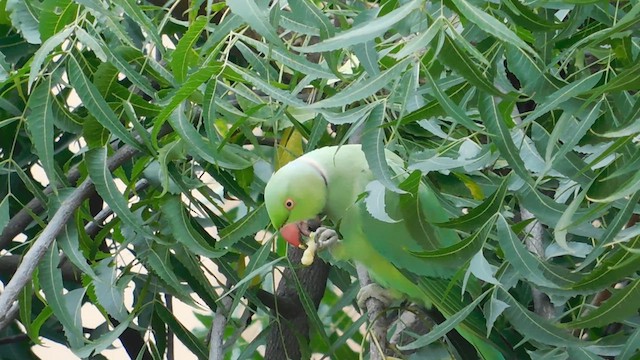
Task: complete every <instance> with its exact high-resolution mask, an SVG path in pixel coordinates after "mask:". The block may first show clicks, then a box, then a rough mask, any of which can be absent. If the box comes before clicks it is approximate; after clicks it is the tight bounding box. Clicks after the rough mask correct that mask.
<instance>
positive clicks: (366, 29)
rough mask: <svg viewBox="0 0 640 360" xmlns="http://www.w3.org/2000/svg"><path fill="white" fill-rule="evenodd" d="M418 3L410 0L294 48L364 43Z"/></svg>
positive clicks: (324, 48)
mask: <svg viewBox="0 0 640 360" xmlns="http://www.w3.org/2000/svg"><path fill="white" fill-rule="evenodd" d="M420 5H422V1H420V0H412V1H410V2H408V3H406V4H404V5H402V6H401V7H399V8H397V9H395V10H393V11H391V12H390V13H388V14H386V15H383V16H381V17H379V18H376V19H373V20H371V21H367V22H365V23H363V24H362V25H361V26H355V27H353V28H351V29H349V30H346V31H343V32H341V33H338V35H336V36H334V37H331V38H328V39H326V40H324V41H321V42H319V43H317V44H313V45H309V46H303V47H299V48H296V50H299V51H302V52H323V51H332V50H337V49H344V48H347V47H349V46H351V45H355V44H361V43H365V42H367V41H370V40H373V39H375V38H376V37H378V36H380V35H382V34H384V33H385V32H386V31H387V30H389V29H390V28H391V27H392V26H393V25H395V24H396V23H398V22H399V21H402V20H404V19H405V18H406V17H407V16H408V15H409V14H411V13H412V12H414V11H415V10H416V9H417V8H418V7H419V6H420Z"/></svg>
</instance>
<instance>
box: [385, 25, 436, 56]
mask: <svg viewBox="0 0 640 360" xmlns="http://www.w3.org/2000/svg"><path fill="white" fill-rule="evenodd" d="M445 24H446V19H445V18H444V17H442V16H439V17H438V18H437V19H435V20H434V21H433V23H432V24H431V26H429V28H428V29H427V30H426V31H424V32H422V33H421V34H420V35H418V36H416V37H414V38H412V39H411V40H409V41H408V42H407V43H406V44H405V45H404V46H403V47H402V49H400V51H398V52H397V53H396V54H393V55H392V56H393V57H394V58H395V59H402V58H405V57H407V56H409V55H412V54H414V53H415V52H417V51H420V50H422V49H424V48H426V47H428V46H429V45H431V42H432V41H433V39H434V38H435V37H436V35H438V34H441V32H442V29H443V28H444V26H445Z"/></svg>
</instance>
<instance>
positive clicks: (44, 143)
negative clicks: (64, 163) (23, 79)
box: [27, 78, 58, 189]
mask: <svg viewBox="0 0 640 360" xmlns="http://www.w3.org/2000/svg"><path fill="white" fill-rule="evenodd" d="M53 101H54V98H53V96H52V95H51V78H48V81H44V82H42V83H41V84H40V85H38V87H36V88H35V90H33V92H32V93H31V96H30V97H29V107H30V108H31V113H30V114H29V115H28V116H27V128H28V129H29V133H30V134H31V140H32V143H33V145H34V147H35V150H36V154H37V155H38V158H39V159H40V162H42V168H43V169H44V172H45V173H46V174H47V178H48V180H49V182H50V183H51V184H58V177H57V175H56V163H55V160H54V158H53V155H54V153H53V150H54V149H53V145H54V142H55V139H54V133H53V120H54V117H53V110H52V107H51V103H52V102H53ZM54 189H55V188H54Z"/></svg>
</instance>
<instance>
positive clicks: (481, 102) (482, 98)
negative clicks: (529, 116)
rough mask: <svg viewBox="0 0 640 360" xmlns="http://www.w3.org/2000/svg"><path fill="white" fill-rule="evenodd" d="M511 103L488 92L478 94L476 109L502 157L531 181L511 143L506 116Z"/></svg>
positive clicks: (519, 173) (525, 179)
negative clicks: (500, 100) (499, 99)
mask: <svg viewBox="0 0 640 360" xmlns="http://www.w3.org/2000/svg"><path fill="white" fill-rule="evenodd" d="M512 107H513V104H512V103H510V102H506V101H504V102H501V103H499V102H498V99H496V98H494V97H493V96H491V95H488V94H479V99H478V110H480V116H481V117H482V120H483V121H484V124H485V126H486V128H487V131H488V132H489V134H490V136H491V138H492V139H493V140H494V141H495V144H496V146H497V147H498V149H499V150H500V155H502V157H504V158H505V159H506V160H507V162H508V163H509V165H511V167H512V169H513V171H514V172H515V173H516V174H517V175H518V176H519V177H520V178H521V179H522V180H524V181H526V182H531V181H532V180H531V176H530V175H529V172H528V171H527V169H526V168H525V166H524V162H523V161H522V158H521V157H520V154H519V153H520V151H519V150H518V148H517V147H516V144H514V143H513V140H512V138H511V133H510V131H509V127H508V126H507V124H506V123H505V122H506V120H505V119H506V118H507V117H508V118H509V119H510V115H505V114H510V113H511V108H512Z"/></svg>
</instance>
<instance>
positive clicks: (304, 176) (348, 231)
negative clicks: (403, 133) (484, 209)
mask: <svg viewBox="0 0 640 360" xmlns="http://www.w3.org/2000/svg"><path fill="white" fill-rule="evenodd" d="M385 158H386V161H387V164H379V165H380V166H389V168H390V169H391V172H392V174H393V175H394V180H396V183H395V184H387V186H386V187H385V186H384V185H382V183H381V182H378V181H376V180H375V177H374V175H373V173H372V171H371V169H370V167H369V162H368V161H367V158H366V156H365V154H364V152H363V150H362V147H361V145H355V144H353V145H343V146H333V147H325V148H321V149H317V150H314V151H311V152H309V153H307V154H305V155H303V156H301V157H299V158H297V159H295V160H294V161H292V162H290V163H288V164H286V165H285V166H283V167H282V168H281V169H279V170H278V171H277V172H276V173H275V174H274V175H273V176H272V177H271V179H270V180H269V182H268V184H267V186H266V189H265V194H264V197H265V204H266V207H267V211H268V213H269V217H270V218H271V222H272V223H273V225H274V226H275V227H276V228H277V229H279V230H280V233H281V234H282V236H283V238H284V239H285V240H286V241H287V242H288V243H290V244H291V245H293V246H297V247H305V246H306V244H305V243H304V242H303V240H302V237H303V236H309V235H311V238H312V239H313V240H312V241H313V242H311V243H309V244H310V245H311V248H312V250H315V248H318V249H320V250H321V249H324V248H329V249H330V251H331V254H332V255H333V256H334V257H336V258H338V259H342V260H354V261H358V262H360V263H362V264H363V265H364V266H365V267H366V268H367V269H368V270H369V273H370V275H371V277H372V279H373V280H374V281H375V282H376V283H377V284H378V285H374V286H369V287H365V288H363V289H361V292H360V294H359V296H358V302H359V303H360V304H362V303H363V302H364V301H365V300H366V299H367V298H368V297H370V296H375V297H378V298H380V299H381V300H383V301H386V302H388V300H389V298H397V297H398V296H402V295H404V296H407V297H409V298H410V299H411V300H413V301H417V302H419V303H420V304H421V305H423V306H425V307H427V308H431V307H432V306H434V305H435V307H436V308H437V309H438V310H439V311H440V312H441V313H442V314H443V315H444V316H445V317H451V316H453V315H454V314H456V313H458V312H459V311H460V310H462V309H463V308H464V307H465V306H466V305H467V304H468V302H469V301H468V300H469V299H468V298H464V297H463V295H461V288H460V285H459V284H458V283H457V282H454V283H452V284H453V287H451V286H452V284H450V280H448V279H449V278H450V277H451V276H453V275H454V274H455V272H456V271H457V270H458V269H459V267H460V266H461V264H464V262H466V261H467V260H466V259H462V260H461V259H459V254H458V255H456V253H452V255H451V256H450V257H447V256H446V253H445V254H444V255H442V254H441V255H442V256H433V257H430V258H425V257H420V256H416V254H418V253H420V252H424V251H427V252H428V251H431V252H433V253H434V254H435V253H437V252H438V251H440V252H442V249H445V250H446V249H452V248H453V247H455V246H456V245H457V244H460V243H461V240H460V237H459V235H458V234H457V233H456V232H455V231H454V230H452V229H446V228H441V227H438V226H435V225H434V224H437V223H442V222H446V221H447V220H448V216H447V212H446V211H445V209H444V208H443V207H442V205H441V204H440V202H439V201H438V199H437V197H436V196H435V194H434V192H433V190H432V189H431V188H429V187H428V186H427V185H426V184H425V183H423V181H422V176H421V174H420V173H419V172H413V173H411V174H408V173H407V172H406V171H405V170H404V162H403V160H402V159H401V158H400V157H399V156H397V155H396V154H394V153H393V152H391V151H388V150H387V151H386V153H385ZM379 159H382V157H379ZM387 170H388V169H387ZM380 201H382V202H383V203H384V206H380ZM376 204H378V205H377V206H376ZM321 220H325V221H329V222H330V223H331V224H333V226H334V227H335V228H334V229H331V228H328V227H320V228H318V229H317V230H315V227H316V226H314V225H312V223H314V222H315V223H318V222H319V221H321ZM313 230H315V232H313ZM438 254H440V253H438ZM456 256H458V257H456ZM310 260H311V259H310V258H309V257H308V258H307V259H306V260H304V259H303V261H307V262H309V261H310ZM483 320H484V319H483V317H482V314H481V313H480V312H479V311H475V312H472V313H471V315H469V316H468V317H467V318H465V320H463V321H462V322H461V323H460V324H458V326H457V330H458V332H460V334H462V336H464V337H465V338H466V339H467V341H469V342H470V343H471V344H473V346H474V347H475V348H476V349H477V350H478V352H479V353H480V354H481V356H482V357H483V358H485V359H492V360H493V359H502V358H504V357H503V356H502V354H501V352H504V353H508V350H506V349H505V348H506V346H504V345H497V343H498V342H500V339H498V341H497V342H496V341H493V340H489V339H487V338H486V327H485V324H484V321H483ZM465 358H470V357H466V356H465ZM476 358H477V357H476Z"/></svg>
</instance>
